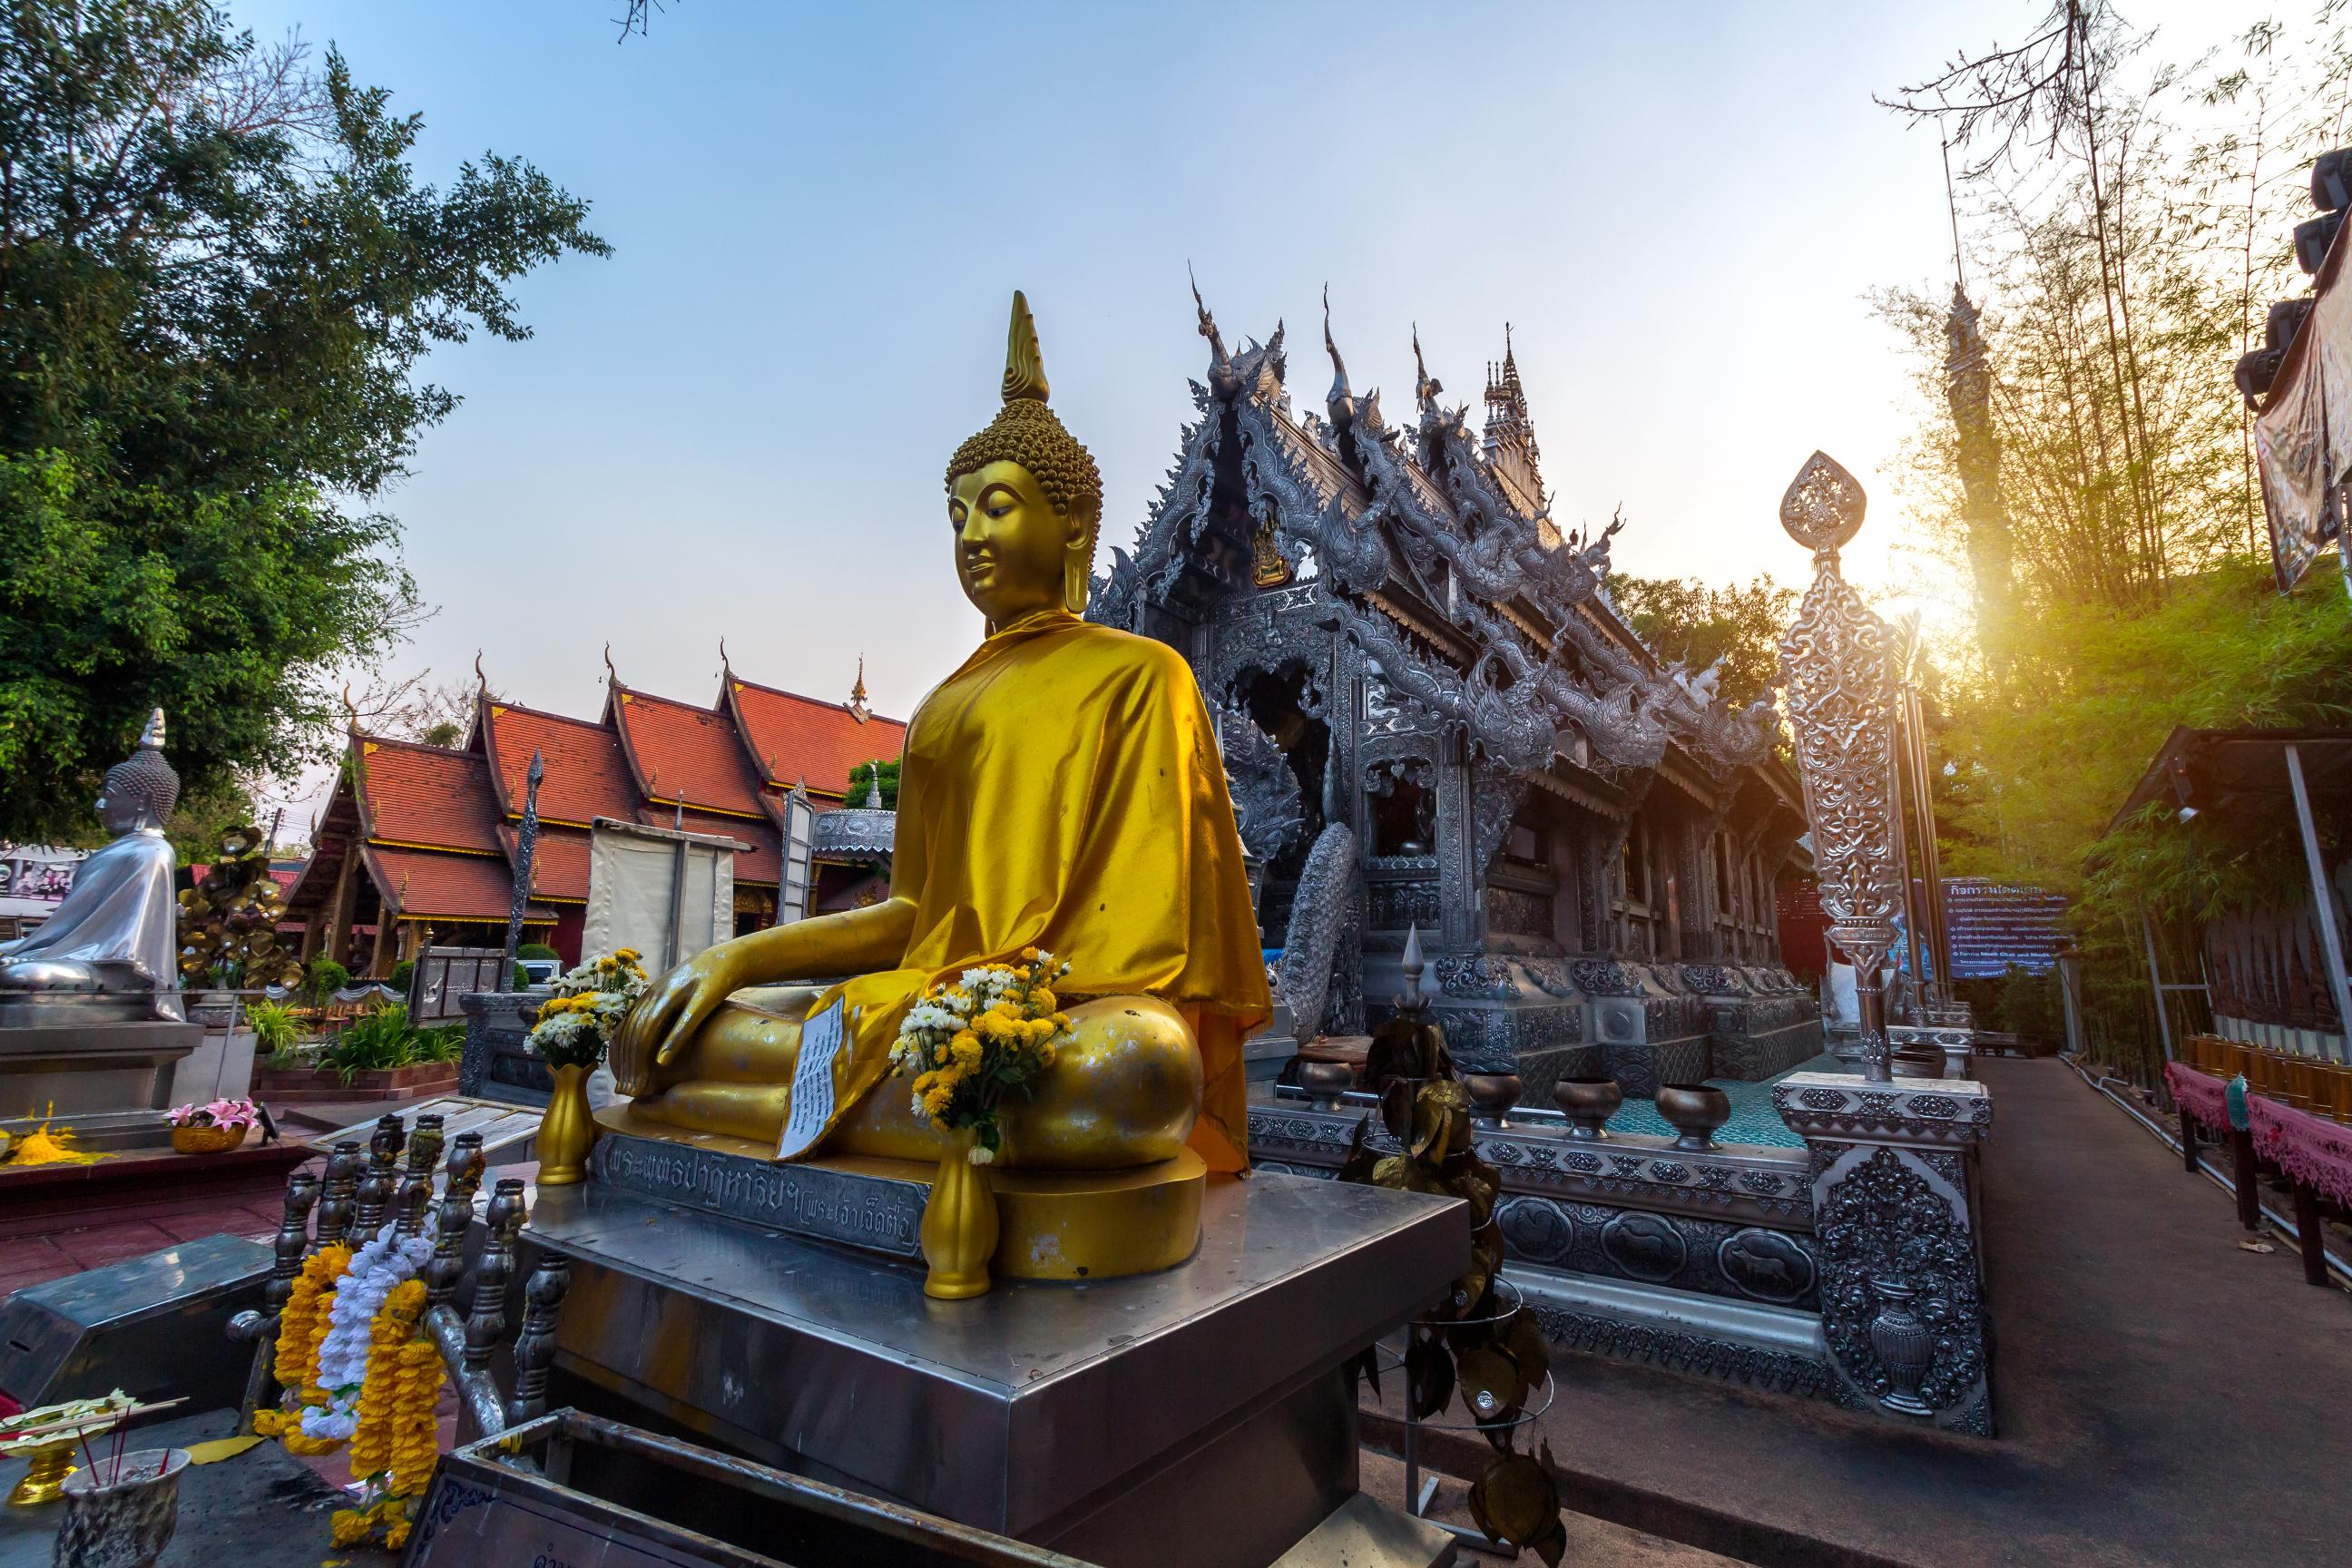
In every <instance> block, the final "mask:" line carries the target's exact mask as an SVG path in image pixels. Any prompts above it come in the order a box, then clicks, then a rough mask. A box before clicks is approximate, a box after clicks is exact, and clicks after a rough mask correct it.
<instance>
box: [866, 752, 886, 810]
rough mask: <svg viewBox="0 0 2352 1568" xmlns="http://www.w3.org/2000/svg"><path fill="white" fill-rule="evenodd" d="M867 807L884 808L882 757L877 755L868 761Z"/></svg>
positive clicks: (873, 808) (872, 808)
mask: <svg viewBox="0 0 2352 1568" xmlns="http://www.w3.org/2000/svg"><path fill="white" fill-rule="evenodd" d="M881 809H882V759H881V758H879V757H876V758H875V759H874V760H873V761H872V762H870V763H866V810H868V811H879V810H881Z"/></svg>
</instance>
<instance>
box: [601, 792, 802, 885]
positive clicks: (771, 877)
mask: <svg viewBox="0 0 2352 1568" xmlns="http://www.w3.org/2000/svg"><path fill="white" fill-rule="evenodd" d="M637 820H638V821H639V822H642V823H644V824H645V825H646V826H648V827H673V826H684V827H685V829H686V830H687V831H688V833H712V834H716V835H718V836H719V837H721V838H732V839H733V840H735V842H737V843H738V844H749V845H750V846H751V848H749V849H748V850H738V851H737V852H736V855H735V879H736V880H737V881H739V882H764V883H766V884H768V885H769V886H770V887H773V886H775V885H776V884H777V883H779V882H781V881H782V879H783V875H784V871H783V866H784V850H783V836H782V834H780V833H778V832H777V831H776V827H775V825H774V824H773V823H772V822H769V821H767V820H765V819H764V818H763V819H761V821H758V822H753V821H751V820H749V819H748V818H745V817H740V816H719V815H717V814H716V813H713V812H708V811H697V810H695V809H694V807H693V806H691V805H689V806H688V807H687V808H686V816H685V818H684V820H683V822H682V823H681V821H680V819H679V816H678V814H677V807H675V806H667V807H665V806H664V805H662V803H661V802H659V801H656V802H654V803H653V804H652V805H646V806H640V807H639V808H638V810H637Z"/></svg>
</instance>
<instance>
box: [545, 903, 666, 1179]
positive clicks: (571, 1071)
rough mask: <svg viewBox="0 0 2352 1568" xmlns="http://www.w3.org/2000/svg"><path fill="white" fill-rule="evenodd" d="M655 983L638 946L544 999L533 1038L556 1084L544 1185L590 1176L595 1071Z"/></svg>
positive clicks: (596, 962)
mask: <svg viewBox="0 0 2352 1568" xmlns="http://www.w3.org/2000/svg"><path fill="white" fill-rule="evenodd" d="M649 983H650V982H649V977H648V976H647V975H646V971H645V966H644V964H643V963H640V962H639V957H638V953H637V951H636V949H635V948H630V947H625V948H621V949H619V950H618V951H616V952H608V953H604V954H601V955H599V956H598V957H595V958H592V959H589V960H587V961H586V962H585V963H581V964H580V965H578V966H577V967H575V968H574V969H573V970H572V972H571V973H568V974H563V975H560V976H558V977H557V978H556V980H555V982H554V990H555V994H554V995H552V996H551V997H549V998H548V999H547V1000H546V1001H545V1002H542V1003H541V1004H540V1008H539V1022H537V1023H536V1024H534V1025H532V1026H531V1030H530V1036H529V1037H528V1038H527V1040H526V1041H525V1043H526V1044H527V1045H529V1046H530V1049H531V1051H532V1053H533V1054H534V1055H536V1056H538V1057H539V1058H541V1060H543V1061H545V1062H546V1063H547V1076H548V1077H549V1078H551V1079H554V1081H555V1089H554V1092H553V1093H552V1094H551V1095H550V1096H549V1097H548V1100H547V1114H546V1115H545V1116H544V1117H542V1118H541V1119H540V1123H539V1138H538V1149H539V1184H540V1185H541V1186H542V1187H561V1186H569V1185H572V1184H576V1183H578V1182H580V1181H583V1180H584V1179H585V1178H586V1176H587V1174H588V1151H589V1149H590V1148H591V1147H592V1146H593V1144H594V1143H595V1141H596V1122H595V1120H594V1118H593V1116H592V1115H591V1114H590V1112H589V1108H588V1075H589V1074H590V1073H592V1072H593V1071H595V1070H596V1064H597V1063H599V1062H601V1061H603V1060H604V1050H605V1047H607V1046H609V1045H611V1044H612V1041H613V1037H614V1035H615V1034H617V1033H618V1032H619V1031H620V1027H621V1020H622V1019H624V1018H626V1017H627V1016H629V1009H630V1008H632V1007H634V1006H635V1005H636V1003H637V998H638V997H640V996H642V995H644V994H646V985H647V984H649Z"/></svg>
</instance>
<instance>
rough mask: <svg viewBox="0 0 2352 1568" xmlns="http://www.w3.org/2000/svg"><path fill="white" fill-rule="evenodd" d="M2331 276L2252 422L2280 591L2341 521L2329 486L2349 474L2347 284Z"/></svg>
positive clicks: (2351, 306) (2351, 387)
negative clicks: (2279, 374)
mask: <svg viewBox="0 0 2352 1568" xmlns="http://www.w3.org/2000/svg"><path fill="white" fill-rule="evenodd" d="M2333 270H2334V269H2333V268H2331V269H2330V276H2329V277H2327V278H2326V279H2323V282H2324V285H2325V286H2324V287H2322V288H2321V289H2320V291H2319V298H2318V300H2316V301H2315V303H2314V304H2313V306H2312V309H2311V315H2310V316H2309V318H2308V319H2306V320H2305V322H2304V324H2303V328H2302V330H2301V331H2300V332H2298V333H2297V334H2296V339H2295V344H2294V348H2293V349H2291V350H2290V351H2289V352H2288V354H2287V363H2286V364H2285V366H2284V367H2283V373H2282V375H2281V377H2280V379H2279V380H2278V381H2277V382H2274V383H2273V384H2272V386H2271V391H2270V396H2269V400H2268V402H2267V404H2266V405H2265V406H2264V407H2263V412H2262V414H2261V415H2260V416H2259V417H2257V418H2256V419H2255V421H2254V452H2255V457H2256V460H2257V461H2258V463H2259V464H2260V467H2261V469H2262V479H2263V511H2264V513H2265V514H2266V515H2267V516H2268V517H2269V519H2270V526H2271V564H2272V567H2273V571H2275V572H2276V574H2277V575H2278V586H2279V591H2280V592H2281V593H2285V592H2287V591H2289V590H2290V589H2292V588H2293V587H2294V585H2295V584H2297V583H2299V582H2301V581H2302V580H2303V575H2304V574H2305V573H2306V572H2308V571H2310V570H2311V567H2312V563H2314V562H2315V561H2317V560H2318V559H2319V557H2320V555H2321V554H2322V553H2323V552H2325V551H2326V550H2327V548H2328V547H2329V546H2330V545H2331V544H2334V543H2336V531H2337V529H2338V527H2339V526H2340V520H2339V517H2338V515H2337V509H2336V507H2335V506H2334V505H2332V504H2331V503H2330V500H2329V495H2328V492H2329V489H2330V487H2331V486H2332V485H2335V484H2337V483H2340V482H2341V481H2342V480H2343V479H2345V478H2346V477H2347V475H2352V291H2347V289H2345V288H2342V287H2339V286H2337V285H2336V283H2335V281H2334V279H2333V276H2332V274H2333Z"/></svg>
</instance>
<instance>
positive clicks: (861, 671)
mask: <svg viewBox="0 0 2352 1568" xmlns="http://www.w3.org/2000/svg"><path fill="white" fill-rule="evenodd" d="M849 716H850V717H851V718H852V719H855V720H856V721H858V722H859V723H861V724H863V723H865V722H866V721H867V720H868V719H871V718H872V717H874V710H873V709H871V708H869V707H867V706H866V656H865V655H864V654H862V653H861V654H859V655H858V656H857V681H856V684H855V685H853V686H852V687H850V689H849Z"/></svg>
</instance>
